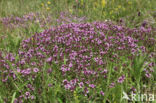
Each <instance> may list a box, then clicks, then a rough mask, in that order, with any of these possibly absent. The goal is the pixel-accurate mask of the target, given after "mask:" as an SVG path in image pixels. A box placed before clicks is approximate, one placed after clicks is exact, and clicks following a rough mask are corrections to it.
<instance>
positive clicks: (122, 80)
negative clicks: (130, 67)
mask: <svg viewBox="0 0 156 103" xmlns="http://www.w3.org/2000/svg"><path fill="white" fill-rule="evenodd" d="M124 80H125V76H124V75H122V76H121V77H119V78H118V83H123V82H124Z"/></svg>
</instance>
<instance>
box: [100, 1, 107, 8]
mask: <svg viewBox="0 0 156 103" xmlns="http://www.w3.org/2000/svg"><path fill="white" fill-rule="evenodd" d="M101 5H102V8H104V7H105V5H106V1H105V0H102V1H101Z"/></svg>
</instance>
